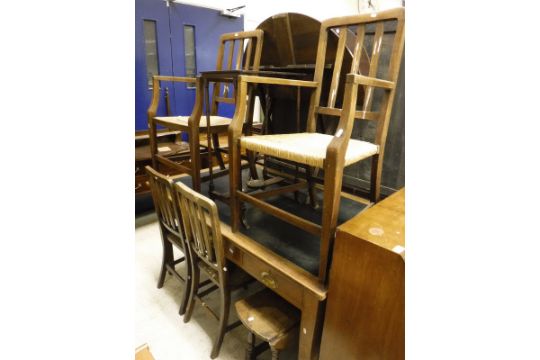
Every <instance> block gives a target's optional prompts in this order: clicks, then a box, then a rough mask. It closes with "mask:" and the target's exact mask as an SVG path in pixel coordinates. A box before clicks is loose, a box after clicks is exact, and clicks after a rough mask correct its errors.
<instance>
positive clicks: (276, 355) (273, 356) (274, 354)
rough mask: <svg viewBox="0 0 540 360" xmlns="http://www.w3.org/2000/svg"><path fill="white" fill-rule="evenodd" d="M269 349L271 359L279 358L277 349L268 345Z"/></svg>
mask: <svg viewBox="0 0 540 360" xmlns="http://www.w3.org/2000/svg"><path fill="white" fill-rule="evenodd" d="M270 351H271V352H272V360H278V358H279V350H277V349H275V348H273V347H272V346H270Z"/></svg>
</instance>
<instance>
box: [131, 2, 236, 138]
mask: <svg viewBox="0 0 540 360" xmlns="http://www.w3.org/2000/svg"><path fill="white" fill-rule="evenodd" d="M143 20H154V21H156V28H157V51H158V58H159V73H160V74H161V75H174V76H185V66H184V33H183V31H184V25H193V26H195V52H196V59H197V71H198V72H201V71H208V70H215V67H216V58H217V50H218V46H219V37H220V36H221V34H223V33H228V32H234V31H242V30H243V29H244V19H243V17H240V18H227V17H224V16H221V15H220V14H219V11H218V10H212V9H206V8H201V7H196V6H189V5H184V4H174V3H171V6H169V7H167V5H166V3H165V2H164V1H163V0H136V2H135V22H136V23H135V130H146V129H148V123H147V119H146V110H147V108H148V105H149V104H150V100H151V91H150V90H148V86H147V75H146V57H145V47H144V36H143ZM162 87H163V88H164V87H168V88H169V91H170V98H171V112H172V113H173V114H175V115H189V114H190V113H191V110H192V109H193V103H194V101H195V89H188V88H187V86H186V84H184V83H165V82H164V83H162ZM158 114H161V115H164V114H165V100H164V98H163V97H162V99H161V101H160V107H159V109H158ZM220 114H222V115H225V116H232V114H233V109H232V108H231V107H223V108H221V109H220Z"/></svg>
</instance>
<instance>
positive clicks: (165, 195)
mask: <svg viewBox="0 0 540 360" xmlns="http://www.w3.org/2000/svg"><path fill="white" fill-rule="evenodd" d="M146 173H147V174H148V179H149V184H150V189H151V192H152V198H153V200H154V206H155V210H156V214H157V217H158V220H159V230H160V232H161V241H162V243H163V257H162V261H161V271H160V274H159V280H158V284H157V287H158V289H160V288H162V287H163V282H164V281H165V277H166V275H167V272H169V273H170V274H172V275H173V276H174V277H175V278H177V279H178V280H180V281H181V282H182V283H183V284H184V291H183V293H182V300H181V302H180V311H179V313H180V315H183V314H184V313H185V311H186V304H187V299H188V295H189V289H190V288H191V261H190V257H189V252H188V251H187V249H186V247H187V246H186V243H185V232H184V225H183V223H182V219H181V214H180V211H179V206H178V204H177V203H176V200H175V198H174V197H173V190H172V189H173V188H172V185H173V180H172V179H171V177H169V176H167V175H163V174H160V173H159V172H157V171H155V170H154V169H152V168H151V167H150V166H146ZM173 246H174V247H176V248H177V249H179V250H180V251H182V253H183V254H184V256H182V257H180V258H178V259H175V258H174V251H173ZM183 261H185V262H186V268H187V276H186V277H185V278H184V277H183V276H182V275H180V273H178V272H177V271H176V269H175V267H176V265H177V264H180V263H181V262H183Z"/></svg>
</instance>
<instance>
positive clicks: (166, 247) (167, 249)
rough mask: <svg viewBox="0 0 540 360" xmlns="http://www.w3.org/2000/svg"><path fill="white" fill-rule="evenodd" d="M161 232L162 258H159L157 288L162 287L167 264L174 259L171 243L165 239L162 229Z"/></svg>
mask: <svg viewBox="0 0 540 360" xmlns="http://www.w3.org/2000/svg"><path fill="white" fill-rule="evenodd" d="M161 234H162V235H161V241H162V243H163V258H162V260H161V271H160V273H159V280H158V284H157V288H158V289H161V288H162V287H163V283H164V282H165V277H166V276H167V264H172V263H173V261H174V259H173V256H174V255H173V247H172V244H171V243H170V242H169V241H167V240H166V239H165V236H164V235H163V231H162V232H161Z"/></svg>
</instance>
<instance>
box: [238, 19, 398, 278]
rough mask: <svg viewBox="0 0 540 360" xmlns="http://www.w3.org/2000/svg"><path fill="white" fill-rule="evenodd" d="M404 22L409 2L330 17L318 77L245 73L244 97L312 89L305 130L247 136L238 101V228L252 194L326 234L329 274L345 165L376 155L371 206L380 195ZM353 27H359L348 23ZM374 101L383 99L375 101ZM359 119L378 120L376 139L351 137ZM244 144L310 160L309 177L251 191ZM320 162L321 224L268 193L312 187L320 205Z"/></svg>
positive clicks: (256, 201) (323, 265) (324, 258)
mask: <svg viewBox="0 0 540 360" xmlns="http://www.w3.org/2000/svg"><path fill="white" fill-rule="evenodd" d="M404 25H405V11H404V9H403V8H397V9H391V10H386V11H381V12H374V13H370V14H362V15H355V16H346V17H339V18H333V19H328V20H326V21H324V22H323V23H322V25H321V31H320V35H319V41H318V49H317V59H316V64H315V73H314V79H313V81H295V80H286V79H275V78H274V79H271V78H265V77H260V76H241V77H240V80H239V84H238V87H239V89H238V90H239V97H238V98H239V99H245V98H246V95H247V94H248V92H249V89H250V88H251V87H253V86H257V84H273V85H274V86H296V87H308V88H311V89H313V91H312V93H311V99H310V105H309V111H308V119H307V128H306V132H302V133H292V134H272V135H253V136H245V135H244V136H243V135H242V126H243V119H244V118H245V115H246V109H247V108H248V106H247V105H246V103H245V102H239V103H237V106H236V113H235V115H234V118H233V121H232V123H231V125H230V127H229V144H230V146H231V149H230V159H229V167H230V193H231V198H232V201H231V206H232V230H233V231H238V228H239V223H240V214H241V212H240V209H241V202H249V203H250V204H252V205H254V206H257V207H259V208H261V209H263V210H265V211H267V212H269V213H271V214H273V215H274V216H277V217H279V218H280V219H282V220H284V221H287V222H290V223H291V224H293V225H295V226H298V227H300V228H302V229H304V230H305V231H308V232H310V233H312V234H314V235H316V236H320V238H321V242H320V265H319V279H320V280H321V281H323V282H325V281H326V280H327V270H328V266H329V260H330V259H329V256H330V249H331V248H332V243H333V239H334V234H335V231H336V226H337V219H338V213H339V205H340V197H341V185H342V178H343V169H344V167H346V166H348V165H351V164H354V163H356V162H358V161H361V160H364V159H371V184H370V195H369V199H365V200H364V201H365V202H366V203H367V204H368V206H371V205H373V204H374V203H376V202H378V201H379V199H380V186H381V174H382V162H383V158H384V148H385V142H386V134H387V130H388V122H389V119H390V115H391V112H392V105H393V102H394V94H395V88H396V81H397V77H398V73H399V67H400V63H401V57H402V53H403V47H404ZM351 28H352V29H353V30H354V32H351V31H349V30H351ZM330 32H334V33H337V34H338V35H339V40H338V44H337V49H336V55H335V61H333V64H332V69H333V71H332V78H331V81H330V86H329V88H328V96H327V99H328V100H327V103H326V104H321V103H320V99H321V92H322V91H323V86H322V83H323V76H324V68H325V66H326V61H325V58H326V56H327V45H328V37H329V34H330ZM350 36H354V39H353V40H354V42H355V47H354V50H353V54H352V64H351V67H350V68H343V69H342V65H343V59H344V52H345V51H346V44H347V37H350ZM364 48H367V49H370V50H371V51H368V53H369V52H370V53H371V56H370V60H369V67H368V69H367V71H365V72H363V71H361V69H360V66H359V64H360V60H361V57H362V52H363V49H364ZM383 48H385V49H386V50H388V51H389V53H390V57H389V59H388V60H389V63H388V64H384V65H383V66H379V63H380V60H381V58H382V57H381V56H380V54H381V50H382V49H383ZM342 71H346V72H348V75H347V76H346V84H345V87H344V94H343V101H342V103H341V104H340V103H338V102H336V99H337V98H338V96H337V95H338V91H339V89H340V86H339V85H340V84H339V78H340V74H341V73H342ZM374 99H376V101H375V100H374ZM375 104H376V105H377V106H374V105H375ZM320 116H325V117H334V118H338V119H339V122H337V126H336V127H335V131H334V133H333V134H322V133H319V132H317V120H318V118H319V117H320ZM248 118H249V117H248ZM356 119H360V120H366V121H368V122H375V123H376V126H375V127H376V128H375V131H374V133H375V134H374V136H372V139H366V141H361V140H356V139H351V138H350V137H351V133H352V130H353V125H354V123H355V121H354V120H356ZM291 121H293V119H291ZM242 151H252V152H256V153H260V154H264V155H266V156H271V157H273V158H278V159H284V160H286V161H292V162H294V163H296V164H298V165H300V166H303V167H304V168H305V174H306V180H307V181H296V182H295V183H293V184H289V185H286V186H285V187H282V188H280V189H269V190H266V191H263V192H258V193H254V194H248V193H245V192H243V191H242V184H241V173H240V171H241V170H240V154H241V153H242ZM314 169H323V171H324V183H323V186H324V194H323V209H322V214H321V215H322V219H321V225H319V224H317V223H314V222H311V221H308V220H305V219H303V218H300V217H298V216H295V215H293V214H291V213H289V212H286V211H284V210H282V209H279V208H277V207H275V206H272V205H270V204H269V203H267V202H265V201H263V200H264V199H265V198H268V197H270V196H275V195H278V194H282V193H285V192H291V191H298V189H300V188H302V187H308V189H309V194H310V199H311V203H312V206H314V207H315V201H314V194H313V188H314V181H313V178H312V176H311V174H312V173H313V171H314Z"/></svg>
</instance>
